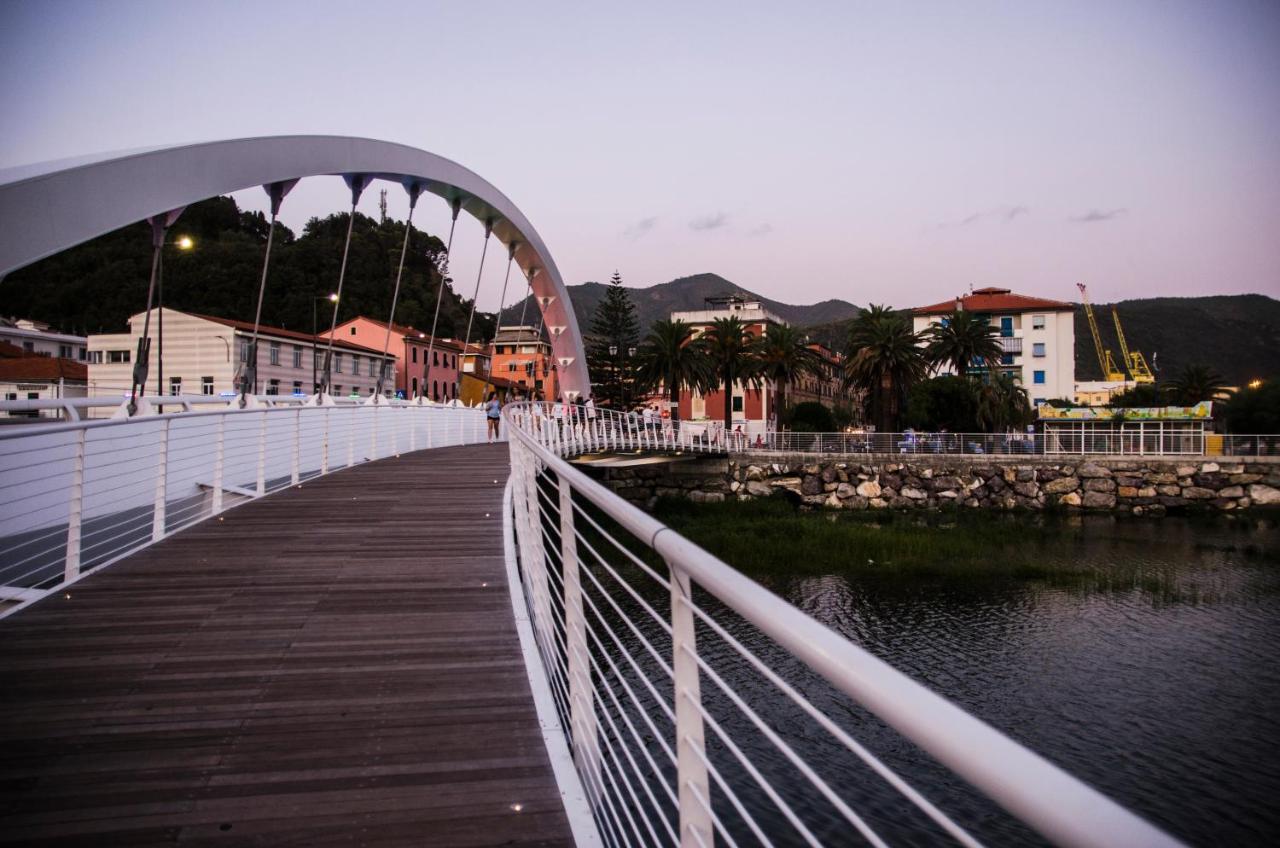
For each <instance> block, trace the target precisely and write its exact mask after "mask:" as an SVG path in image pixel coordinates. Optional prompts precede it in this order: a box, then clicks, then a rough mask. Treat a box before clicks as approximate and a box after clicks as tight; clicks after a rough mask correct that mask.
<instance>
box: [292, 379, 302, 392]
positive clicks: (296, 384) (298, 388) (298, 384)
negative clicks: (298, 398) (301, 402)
mask: <svg viewBox="0 0 1280 848" xmlns="http://www.w3.org/2000/svg"><path fill="white" fill-rule="evenodd" d="M293 393H294V394H295V395H300V394H302V381H301V380H294V381H293Z"/></svg>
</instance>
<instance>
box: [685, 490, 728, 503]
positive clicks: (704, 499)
mask: <svg viewBox="0 0 1280 848" xmlns="http://www.w3.org/2000/svg"><path fill="white" fill-rule="evenodd" d="M689 500H691V501H693V502H694V503H720V502H721V501H723V500H724V492H700V491H698V490H696V489H695V490H694V491H692V492H690V493H689Z"/></svg>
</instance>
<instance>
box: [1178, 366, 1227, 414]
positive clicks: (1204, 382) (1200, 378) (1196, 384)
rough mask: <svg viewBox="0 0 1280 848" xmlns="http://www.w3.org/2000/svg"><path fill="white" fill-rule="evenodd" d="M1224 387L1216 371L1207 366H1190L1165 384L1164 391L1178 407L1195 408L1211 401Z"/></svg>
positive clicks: (1224, 383)
mask: <svg viewBox="0 0 1280 848" xmlns="http://www.w3.org/2000/svg"><path fill="white" fill-rule="evenodd" d="M1226 387H1227V386H1226V381H1225V380H1224V379H1223V378H1222V375H1221V374H1219V373H1218V372H1217V371H1214V370H1213V369H1212V368H1210V367H1209V366H1207V365H1197V364H1191V365H1186V366H1184V367H1183V369H1182V371H1180V372H1179V373H1178V376H1177V377H1174V378H1173V379H1172V380H1170V381H1169V382H1168V383H1166V384H1165V385H1164V391H1165V393H1166V395H1167V396H1168V399H1169V400H1171V401H1173V402H1174V403H1175V404H1177V405H1179V406H1195V405H1196V404H1197V403H1199V402H1200V401H1202V400H1213V399H1214V397H1215V396H1217V395H1218V394H1219V393H1220V392H1222V390H1223V389H1225V388H1226Z"/></svg>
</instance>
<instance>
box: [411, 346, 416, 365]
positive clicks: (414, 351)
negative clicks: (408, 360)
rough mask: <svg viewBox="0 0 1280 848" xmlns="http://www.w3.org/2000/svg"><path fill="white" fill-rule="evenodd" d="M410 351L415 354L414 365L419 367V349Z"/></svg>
mask: <svg viewBox="0 0 1280 848" xmlns="http://www.w3.org/2000/svg"><path fill="white" fill-rule="evenodd" d="M410 350H411V351H412V352H413V364H414V365H417V364H418V349H417V348H416V347H415V348H410Z"/></svg>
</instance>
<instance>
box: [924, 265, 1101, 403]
mask: <svg viewBox="0 0 1280 848" xmlns="http://www.w3.org/2000/svg"><path fill="white" fill-rule="evenodd" d="M958 310H963V311H966V312H975V313H977V314H979V315H982V316H985V317H986V318H987V320H988V321H990V323H991V325H992V326H994V327H996V328H997V331H998V334H999V337H1000V339H999V340H1000V347H1001V349H1002V351H1003V354H1002V356H1001V358H1000V363H999V365H998V368H999V370H1000V371H1001V372H1002V373H1005V374H1009V375H1011V376H1012V377H1014V378H1015V379H1017V380H1018V381H1019V382H1020V383H1021V384H1022V387H1023V388H1024V389H1026V390H1027V397H1028V398H1030V400H1031V403H1032V405H1033V406H1034V405H1037V404H1041V403H1044V402H1045V401H1048V400H1050V399H1052V398H1062V399H1066V400H1072V399H1073V398H1074V397H1075V380H1076V358H1075V350H1076V333H1075V311H1076V307H1075V304H1074V303H1067V302H1064V301H1059V300H1046V299H1045V298H1040V297H1031V296H1029V295H1024V294H1014V293H1013V292H1012V291H1010V290H1009V289H1001V288H984V289H976V290H975V291H972V292H970V293H969V294H968V295H967V296H962V297H957V298H956V299H954V300H948V301H944V302H942V303H935V304H932V305H930V306H920V307H917V308H916V309H913V310H912V313H913V319H912V320H913V324H914V326H913V329H914V330H915V331H916V332H920V331H922V330H926V329H928V328H929V327H930V326H932V325H935V324H941V323H943V322H945V321H947V320H949V317H950V316H951V315H952V313H954V312H956V311H958ZM939 373H944V374H945V373H951V370H950V369H948V368H945V367H943V368H941V369H940V370H939Z"/></svg>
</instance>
